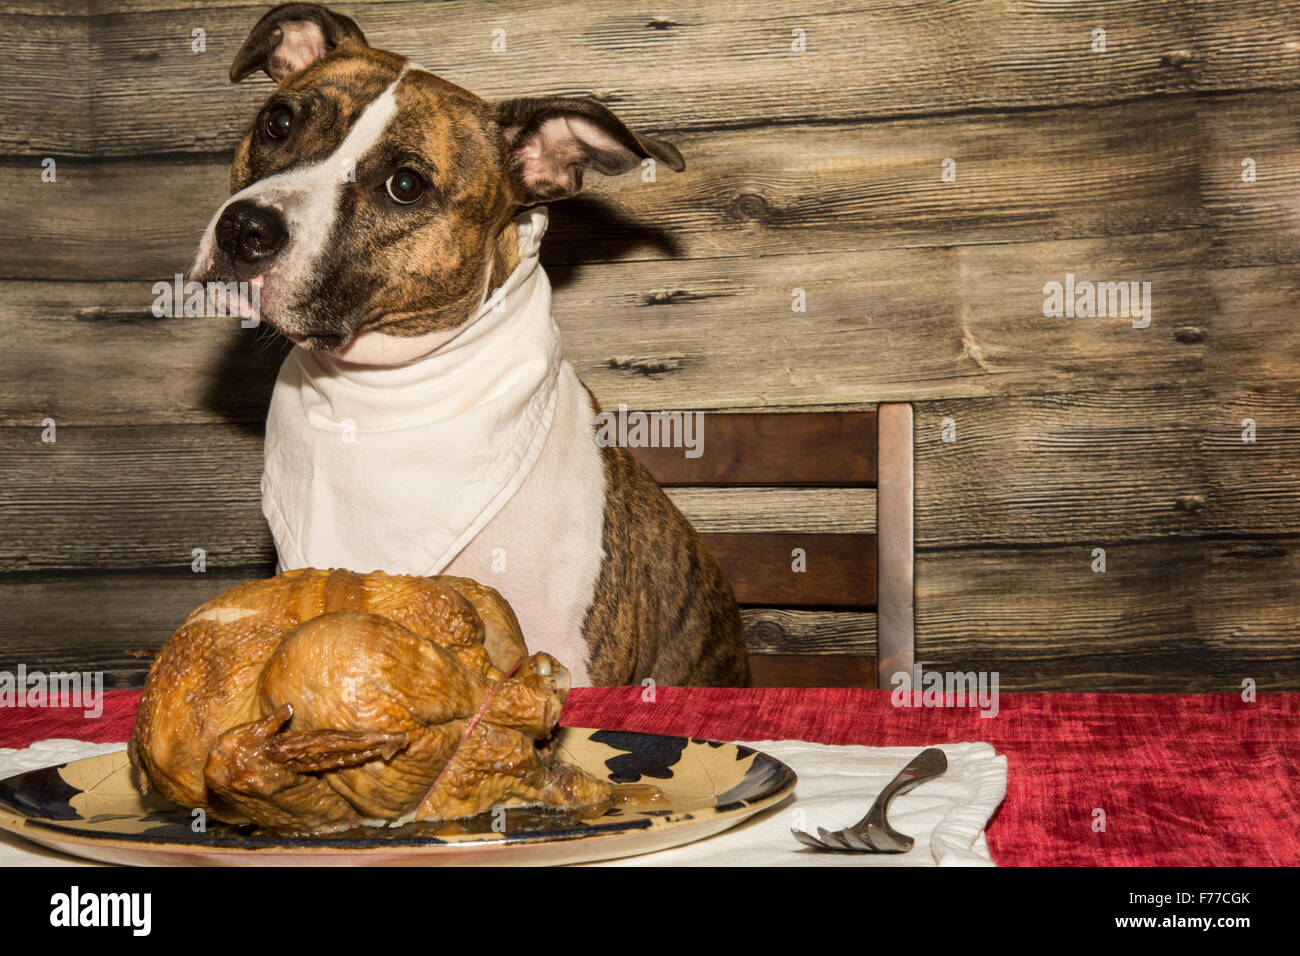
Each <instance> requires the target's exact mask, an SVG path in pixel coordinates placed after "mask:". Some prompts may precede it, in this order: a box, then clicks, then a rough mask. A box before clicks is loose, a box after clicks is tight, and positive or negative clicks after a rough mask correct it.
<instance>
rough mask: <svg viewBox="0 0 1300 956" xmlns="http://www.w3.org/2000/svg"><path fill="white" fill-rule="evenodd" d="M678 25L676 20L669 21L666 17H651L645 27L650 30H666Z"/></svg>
mask: <svg viewBox="0 0 1300 956" xmlns="http://www.w3.org/2000/svg"><path fill="white" fill-rule="evenodd" d="M678 25H679V24H678V23H677V21H676V20H669V19H668V18H667V17H653V18H651V20H650V22H649V23H647V24H646V26H647V27H649V28H650V29H651V30H667V29H669V28H670V27H675V26H678Z"/></svg>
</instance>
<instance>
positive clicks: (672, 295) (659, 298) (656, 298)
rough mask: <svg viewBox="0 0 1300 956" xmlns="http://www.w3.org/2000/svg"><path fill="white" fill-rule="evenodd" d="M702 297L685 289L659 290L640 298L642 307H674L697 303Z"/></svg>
mask: <svg viewBox="0 0 1300 956" xmlns="http://www.w3.org/2000/svg"><path fill="white" fill-rule="evenodd" d="M703 298H704V296H702V295H700V294H699V293H696V292H687V291H686V290H685V289H661V290H659V291H658V292H651V293H649V294H648V295H644V296H642V297H641V304H642V305H675V304H676V303H678V302H698V301H699V300H700V299H703Z"/></svg>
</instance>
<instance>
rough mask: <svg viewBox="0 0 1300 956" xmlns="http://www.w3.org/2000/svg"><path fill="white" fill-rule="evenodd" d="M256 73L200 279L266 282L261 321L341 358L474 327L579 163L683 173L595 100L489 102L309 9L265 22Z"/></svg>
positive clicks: (252, 47)
mask: <svg viewBox="0 0 1300 956" xmlns="http://www.w3.org/2000/svg"><path fill="white" fill-rule="evenodd" d="M259 68H260V69H263V70H265V71H266V72H267V73H268V74H269V75H270V76H271V77H272V78H273V79H275V80H277V81H278V83H279V86H278V88H277V89H276V90H275V92H274V93H273V94H272V95H271V96H270V97H269V98H268V99H267V101H266V103H265V105H264V106H263V108H262V109H261V111H260V112H259V113H258V115H257V117H256V119H255V120H254V122H253V123H252V125H251V127H250V129H249V130H248V132H247V133H246V134H245V136H244V138H243V140H242V141H241V143H240V145H239V147H238V149H237V150H236V153H235V163H234V167H233V169H232V171H231V187H232V190H233V191H234V195H232V196H231V197H230V199H229V200H227V201H226V202H225V203H224V204H223V205H222V206H221V207H220V208H219V209H218V210H217V211H216V213H215V214H214V215H213V217H212V220H211V222H210V223H209V225H208V228H207V231H206V232H205V234H204V236H203V239H202V242H201V243H200V246H199V250H198V253H197V255H196V257H195V262H194V266H193V268H192V270H191V276H190V277H191V278H192V279H194V280H197V281H200V282H220V283H229V282H248V283H250V284H252V285H254V286H256V287H258V291H259V303H258V305H259V312H260V314H259V316H258V317H259V318H261V319H262V320H264V321H266V322H268V323H269V324H271V325H272V326H273V327H274V328H276V329H277V330H279V331H280V332H282V333H283V334H285V335H286V336H288V337H290V338H292V339H293V340H294V341H296V342H298V343H300V344H302V345H303V346H305V347H307V348H313V349H328V350H339V351H341V354H343V355H344V356H345V357H348V358H351V357H352V356H351V355H350V354H349V353H352V352H357V351H358V350H357V348H356V344H355V343H356V340H357V338H358V336H362V337H365V338H368V339H372V340H373V339H374V338H375V335H372V333H374V334H377V335H378V336H379V337H381V338H383V339H388V338H389V337H398V338H401V339H410V338H412V337H417V336H418V337H424V338H428V337H430V336H434V337H436V336H438V335H446V334H449V333H450V331H451V330H454V329H455V328H456V327H457V326H459V325H461V324H463V323H464V322H465V321H466V320H467V319H468V318H469V317H470V316H471V315H473V314H474V312H475V311H477V309H478V308H479V306H480V304H481V303H482V301H483V299H484V297H485V294H486V293H487V291H488V290H490V289H491V288H493V287H495V286H497V285H499V284H500V283H501V282H503V281H504V280H505V278H506V276H508V275H509V273H510V271H511V269H513V268H514V266H515V265H516V264H517V260H518V254H517V250H516V248H515V241H516V236H515V230H514V228H513V219H514V217H515V216H516V215H517V214H518V212H519V211H520V210H521V209H522V208H525V207H527V206H530V205H535V204H537V203H539V202H544V201H547V200H552V199H559V198H564V197H566V196H570V195H572V194H574V193H575V192H577V191H578V190H579V189H580V188H581V185H582V174H583V171H584V170H585V169H587V168H593V169H596V170H598V171H600V172H603V173H607V174H612V173H617V172H622V171H624V170H626V169H630V168H633V167H635V166H637V165H638V164H639V163H640V161H641V159H643V158H644V157H647V156H654V157H655V158H656V159H658V160H659V161H661V162H663V163H665V164H666V165H668V166H669V167H670V168H673V169H681V168H682V165H683V164H682V160H681V156H680V154H678V153H677V151H676V150H675V149H674V148H673V147H672V146H670V145H669V144H667V143H662V142H659V141H656V140H652V139H649V138H647V137H638V136H636V135H635V134H633V133H632V132H631V131H629V130H628V129H627V127H625V126H624V125H623V124H622V123H621V122H620V121H619V120H618V119H617V117H615V116H614V114H613V113H611V112H609V110H607V109H605V108H604V107H602V106H600V105H599V104H597V103H594V102H592V101H588V100H573V99H564V100H557V99H520V100H511V101H507V102H504V103H498V104H492V103H488V102H487V101H485V100H483V99H481V98H480V97H478V96H475V95H474V94H473V93H470V92H468V91H466V90H463V89H461V88H460V87H458V86H455V85H454V84H451V83H448V82H447V81H446V80H443V79H441V78H439V77H437V76H434V75H433V74H432V73H430V72H428V71H427V70H424V69H422V68H420V67H418V66H416V65H414V64H413V63H411V61H409V60H407V59H406V58H404V57H401V56H398V55H396V54H393V53H387V52H385V51H382V50H376V49H373V48H372V47H370V46H368V45H367V44H366V42H365V38H364V36H362V35H361V31H360V30H359V29H357V27H356V25H355V24H354V23H352V21H351V20H348V19H347V18H346V17H342V16H340V15H338V14H333V13H331V12H330V11H328V10H325V9H324V8H322V7H317V6H315V5H311V4H289V5H286V6H285V7H279V8H276V9H275V10H272V11H271V12H270V13H268V14H267V15H266V16H265V17H263V18H262V20H261V21H260V22H259V23H258V24H257V26H256V27H254V29H253V32H252V33H251V34H250V35H249V38H248V40H247V41H246V42H245V44H244V48H243V49H242V50H241V51H240V53H239V55H238V56H237V57H236V60H235V64H234V66H233V67H232V69H231V78H232V79H234V80H239V79H242V78H243V77H245V76H247V75H248V74H250V73H253V72H255V71H256V70H257V69H259ZM248 305H249V303H244V311H247V309H248ZM362 351H364V350H362ZM372 351H373V350H372ZM380 351H381V352H382V351H383V350H380ZM385 354H391V350H388V352H387V353H385Z"/></svg>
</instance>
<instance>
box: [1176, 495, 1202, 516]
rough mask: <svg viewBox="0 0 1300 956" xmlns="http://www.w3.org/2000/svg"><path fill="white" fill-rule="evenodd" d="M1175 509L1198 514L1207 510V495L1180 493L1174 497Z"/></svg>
mask: <svg viewBox="0 0 1300 956" xmlns="http://www.w3.org/2000/svg"><path fill="white" fill-rule="evenodd" d="M1174 510H1176V511H1185V512H1187V513H1188V514H1189V515H1198V514H1200V513H1201V512H1202V511H1204V510H1205V495H1179V496H1178V497H1177V498H1175V499H1174Z"/></svg>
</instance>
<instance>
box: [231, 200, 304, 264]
mask: <svg viewBox="0 0 1300 956" xmlns="http://www.w3.org/2000/svg"><path fill="white" fill-rule="evenodd" d="M215 238H216V241H217V247H218V248H219V249H220V250H221V251H222V252H224V253H225V254H226V255H228V256H230V258H231V259H232V260H233V261H235V262H239V263H245V264H248V265H253V264H257V263H262V262H265V261H266V260H267V259H270V258H271V257H272V256H274V255H275V254H276V253H277V252H279V251H280V250H281V249H283V248H284V246H285V243H287V242H288V241H289V230H288V228H287V227H286V226H285V223H284V219H283V217H281V215H280V214H279V213H278V212H276V211H275V210H274V209H272V208H271V207H270V206H262V205H259V204H258V203H256V202H255V201H253V200H251V199H241V200H240V201H239V202H233V203H231V204H230V205H229V206H227V207H226V209H225V211H224V212H222V214H221V218H220V219H218V220H217V227H216V237H215Z"/></svg>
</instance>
